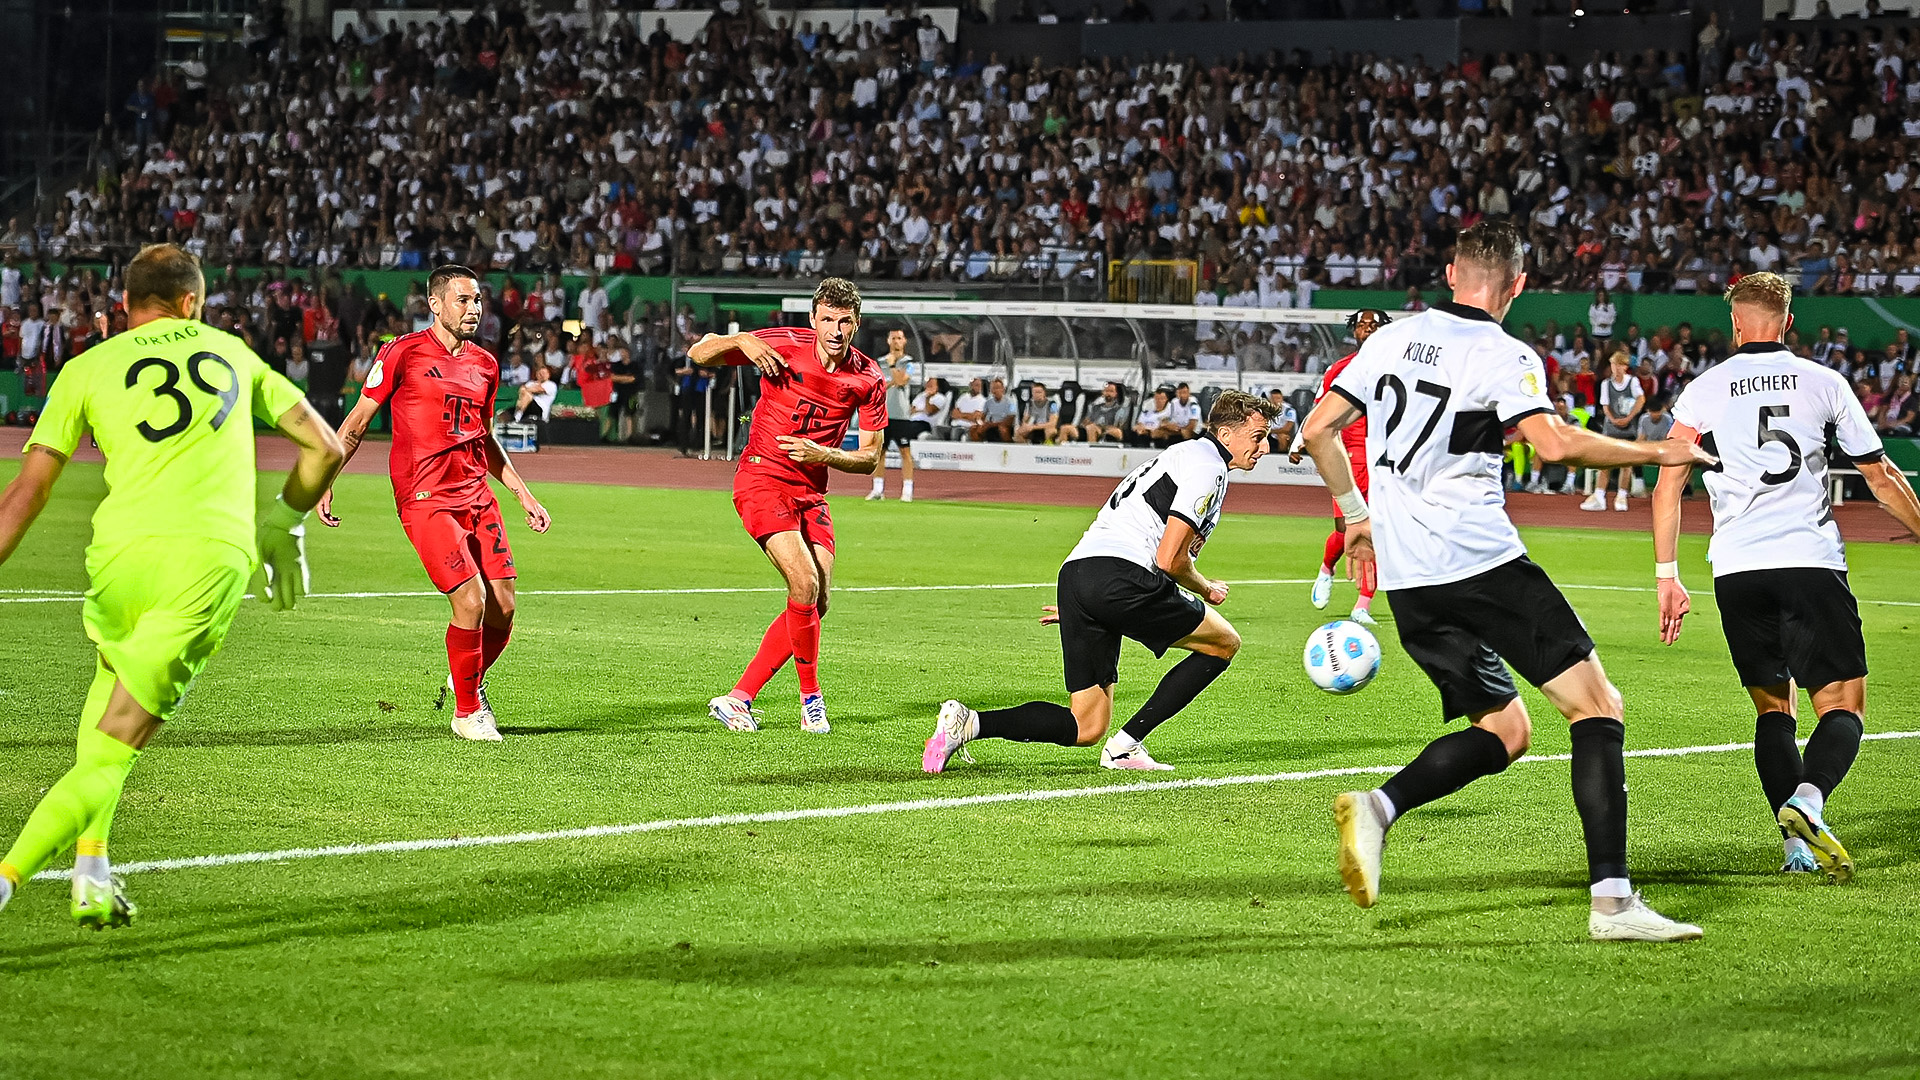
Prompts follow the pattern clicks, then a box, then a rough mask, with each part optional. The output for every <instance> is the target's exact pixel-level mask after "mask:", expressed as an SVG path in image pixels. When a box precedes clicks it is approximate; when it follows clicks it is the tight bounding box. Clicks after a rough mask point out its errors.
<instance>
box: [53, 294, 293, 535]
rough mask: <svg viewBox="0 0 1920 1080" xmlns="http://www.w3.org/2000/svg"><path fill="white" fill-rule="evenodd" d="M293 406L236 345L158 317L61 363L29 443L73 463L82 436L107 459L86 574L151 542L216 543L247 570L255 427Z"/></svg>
mask: <svg viewBox="0 0 1920 1080" xmlns="http://www.w3.org/2000/svg"><path fill="white" fill-rule="evenodd" d="M300 399H301V392H300V389H299V388H298V387H296V386H294V385H293V383H291V382H288V381H287V379H286V377H285V376H283V375H281V374H279V373H278V372H276V371H274V370H273V369H272V368H270V367H268V366H267V365H266V363H265V362H264V361H262V360H261V359H260V357H259V356H258V355H257V354H255V353H254V351H253V350H252V349H250V348H248V347H247V344H246V342H244V341H242V340H241V339H240V338H238V337H235V336H234V335H232V334H229V333H227V332H226V331H224V330H217V329H215V328H213V327H211V326H208V325H207V324H205V323H202V322H198V321H195V320H191V319H157V320H154V321H153V322H149V323H143V324H141V325H140V326H139V327H137V328H135V329H132V330H128V331H125V332H123V333H120V334H116V335H114V336H113V337H111V338H108V339H107V340H106V341H104V342H102V343H100V344H99V345H96V346H94V347H93V348H91V349H88V350H87V351H86V352H84V353H81V354H80V355H79V356H77V357H74V358H73V359H72V360H71V361H69V362H68V363H67V365H66V366H65V367H64V368H62V369H61V371H60V375H59V377H58V378H57V379H55V380H54V384H53V389H52V390H51V391H50V392H49V393H48V395H47V407H46V409H45V411H43V412H42V413H41V414H40V422H39V423H38V424H36V425H34V429H33V435H32V437H31V438H29V439H28V440H27V445H28V446H33V445H35V444H38V445H41V446H45V447H48V448H49V449H52V450H57V451H59V452H60V453H61V454H64V455H66V456H68V457H71V456H73V452H74V451H75V450H76V449H78V448H79V446H80V439H81V436H83V435H85V434H86V433H87V432H89V431H91V432H93V437H94V440H95V441H96V442H98V443H99V445H100V452H101V453H103V454H105V455H106V458H107V467H106V481H107V497H106V498H105V499H103V500H102V501H101V503H100V508H99V509H98V510H96V511H95V512H94V515H93V544H92V545H91V546H90V547H89V548H88V549H87V551H88V556H89V560H88V561H89V563H90V564H91V563H92V562H93V558H92V557H93V556H95V555H96V554H102V553H106V552H109V551H113V550H117V549H119V548H120V547H122V546H124V545H125V544H126V543H127V542H128V541H130V540H137V539H139V538H141V537H149V536H191V537H201V538H205V539H210V540H221V541H225V542H226V543H229V544H232V545H233V546H235V547H237V548H239V549H240V550H242V551H244V552H247V553H248V556H249V558H251V559H255V560H257V559H258V558H259V556H258V554H257V553H256V552H255V548H254V517H255V487H254V453H253V418H254V417H256V416H257V417H259V418H260V419H262V420H264V421H266V422H267V423H273V422H274V421H276V420H278V419H279V418H280V417H281V416H283V415H285V413H286V411H287V410H288V409H291V408H293V406H294V405H295V404H297V403H298V402H299V401H300Z"/></svg>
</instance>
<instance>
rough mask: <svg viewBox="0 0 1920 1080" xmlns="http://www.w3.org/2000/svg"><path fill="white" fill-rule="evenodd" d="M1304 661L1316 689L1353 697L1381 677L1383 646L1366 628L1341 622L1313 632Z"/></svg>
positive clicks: (1344, 620)
mask: <svg viewBox="0 0 1920 1080" xmlns="http://www.w3.org/2000/svg"><path fill="white" fill-rule="evenodd" d="M1303 659H1304V660H1305V661H1306V665H1307V678H1309V679H1312V680H1313V685H1315V686H1317V687H1319V688H1320V689H1322V690H1325V691H1326V692H1327V693H1329V694H1351V693H1353V692H1354V691H1356V690H1358V689H1360V688H1361V687H1363V686H1365V685H1367V684H1368V683H1370V682H1372V681H1373V677H1374V676H1375V675H1378V674H1380V642H1378V641H1376V640H1375V639H1374V636H1373V635H1372V634H1370V633H1368V632H1367V628H1366V627H1364V626H1361V625H1360V624H1359V623H1357V622H1351V621H1348V620H1346V619H1341V620H1340V621H1339V622H1330V623H1328V624H1326V625H1325V626H1322V627H1320V628H1318V629H1316V630H1315V631H1314V632H1313V636H1312V637H1309V638H1308V639H1307V651H1306V654H1305V656H1304V657H1303Z"/></svg>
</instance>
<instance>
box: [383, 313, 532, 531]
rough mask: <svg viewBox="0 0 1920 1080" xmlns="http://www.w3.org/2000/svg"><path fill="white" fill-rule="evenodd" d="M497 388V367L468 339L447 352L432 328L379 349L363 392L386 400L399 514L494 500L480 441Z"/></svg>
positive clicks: (483, 441)
mask: <svg viewBox="0 0 1920 1080" xmlns="http://www.w3.org/2000/svg"><path fill="white" fill-rule="evenodd" d="M499 388H500V364H499V362H498V361H496V360H495V359H494V358H493V354H492V353H490V352H488V351H487V350H485V349H483V348H481V347H480V346H478V345H475V344H474V343H473V342H471V341H469V342H465V343H463V344H462V345H461V346H460V351H459V352H458V353H451V352H448V351H447V347H446V346H445V345H442V344H440V339H439V338H436V337H434V336H433V331H432V330H419V331H416V332H414V333H411V334H405V335H402V336H400V337H397V338H394V339H393V340H392V341H391V342H388V343H387V347H386V348H385V349H382V350H381V352H380V358H379V359H378V360H376V361H375V362H374V365H373V370H372V371H371V372H369V373H368V374H367V385H366V388H365V391H364V392H365V393H366V395H367V396H368V397H371V398H372V399H373V400H375V401H377V402H380V403H382V404H387V403H389V402H391V407H392V410H393V450H392V451H391V453H390V454H389V455H388V457H387V472H388V474H389V475H391V476H392V477H393V500H394V502H395V503H397V504H398V505H399V507H400V512H401V513H402V514H405V513H407V512H408V510H409V509H413V510H419V509H428V508H434V507H466V506H473V505H476V504H479V503H483V502H492V501H493V491H492V489H491V488H489V487H487V450H486V436H487V432H488V428H489V426H490V425H491V424H492V423H493V399H494V395H495V393H496V392H497V391H498V390H499Z"/></svg>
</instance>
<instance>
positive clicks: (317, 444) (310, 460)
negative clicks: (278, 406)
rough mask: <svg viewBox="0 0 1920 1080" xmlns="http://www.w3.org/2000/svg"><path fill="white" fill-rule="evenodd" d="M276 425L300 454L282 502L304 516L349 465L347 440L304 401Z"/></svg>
mask: <svg viewBox="0 0 1920 1080" xmlns="http://www.w3.org/2000/svg"><path fill="white" fill-rule="evenodd" d="M273 426H274V429H275V430H277V431H279V432H280V434H281V435H283V436H285V437H286V439H287V441H289V442H291V443H293V445H294V446H295V447H297V448H298V449H299V451H300V456H299V458H298V460H296V461H295V462H294V463H293V471H292V472H289V473H288V474H287V483H286V486H285V487H282V488H281V489H280V498H281V501H283V502H285V503H286V504H287V505H288V506H290V507H292V508H293V509H295V510H298V511H300V512H301V513H303V514H304V513H306V512H307V511H309V510H311V509H313V508H314V505H315V504H317V503H318V502H319V501H320V498H321V496H323V495H325V494H326V493H327V492H328V491H329V490H330V489H331V488H332V487H333V478H334V477H335V476H337V475H339V473H340V469H341V467H342V466H344V465H345V464H346V463H347V449H346V446H345V443H344V440H342V439H341V438H340V436H339V435H337V434H335V433H334V431H333V429H332V428H330V427H328V426H327V422H326V421H325V420H322V419H321V418H320V414H319V413H317V412H315V411H314V409H313V406H312V405H309V404H307V403H306V402H305V401H301V402H298V403H296V404H295V405H294V406H293V408H291V409H288V410H287V411H286V412H284V413H282V414H280V418H279V419H278V420H275V421H274V424H273ZM361 430H363V431H364V430H365V427H364V426H363V427H362V428H361Z"/></svg>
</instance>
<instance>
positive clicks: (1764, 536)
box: [1673, 342, 1884, 576]
mask: <svg viewBox="0 0 1920 1080" xmlns="http://www.w3.org/2000/svg"><path fill="white" fill-rule="evenodd" d="M1673 419H1674V421H1675V422H1676V423H1680V424H1685V425H1687V426H1688V427H1690V428H1692V429H1694V430H1695V431H1697V432H1699V433H1700V445H1701V447H1702V448H1703V449H1705V450H1706V451H1707V452H1708V453H1711V454H1713V455H1715V456H1717V457H1718V458H1719V459H1720V464H1719V465H1717V466H1715V467H1713V468H1710V469H1707V470H1705V479H1706V483H1707V494H1708V496H1710V497H1711V499H1712V502H1713V540H1712V541H1711V542H1710V543H1709V544H1708V546H1707V561H1709V562H1711V563H1712V564H1713V572H1714V575H1715V576H1719V575H1721V574H1738V573H1741V572H1742V571H1746V570H1765V569H1771V568H1774V567H1782V566H1812V567H1826V568H1828V569H1832V570H1845V569H1846V568H1847V552H1846V548H1845V546H1843V545H1842V543H1841V541H1840V527H1839V526H1838V525H1836V524H1834V521H1833V510H1832V508H1831V506H1830V505H1829V499H1828V491H1827V489H1828V484H1829V481H1828V478H1827V437H1828V435H1829V433H1831V434H1832V435H1833V436H1835V437H1836V438H1837V439H1838V440H1839V443H1840V449H1841V450H1843V451H1845V452H1846V454H1847V455H1848V456H1849V457H1851V458H1854V459H1856V460H1858V459H1869V460H1870V459H1872V458H1875V457H1877V456H1879V455H1881V454H1882V453H1884V451H1883V450H1882V449H1881V447H1880V436H1879V435H1877V434H1875V433H1874V430H1873V422H1872V421H1871V420H1869V419H1867V413H1866V410H1865V409H1863V408H1861V407H1860V402H1859V399H1857V398H1855V397H1854V396H1853V389H1852V388H1851V387H1849V386H1848V385H1847V380H1846V379H1845V378H1844V377H1842V376H1841V374H1840V373H1839V372H1837V371H1833V370H1831V369H1829V368H1824V367H1821V366H1820V365H1819V364H1815V363H1813V362H1812V361H1809V360H1802V359H1800V358H1799V357H1797V356H1795V355H1793V354H1792V353H1790V352H1788V351H1787V350H1786V348H1785V347H1784V346H1782V345H1780V344H1779V343H1778V342H1752V343H1749V344H1747V345H1743V346H1741V347H1740V348H1738V349H1736V350H1734V353H1733V355H1732V356H1730V357H1728V358H1727V361H1726V362H1725V363H1723V364H1718V365H1716V366H1714V367H1711V368H1708V369H1707V370H1706V371H1705V372H1703V373H1702V374H1701V375H1700V376H1699V377H1698V378H1696V379H1694V380H1693V382H1692V383H1691V384H1689V385H1688V386H1687V388H1686V389H1685V390H1683V391H1681V393H1680V400H1678V401H1676V402H1674V405H1673Z"/></svg>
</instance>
